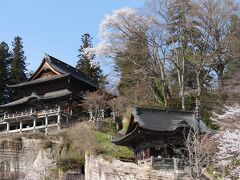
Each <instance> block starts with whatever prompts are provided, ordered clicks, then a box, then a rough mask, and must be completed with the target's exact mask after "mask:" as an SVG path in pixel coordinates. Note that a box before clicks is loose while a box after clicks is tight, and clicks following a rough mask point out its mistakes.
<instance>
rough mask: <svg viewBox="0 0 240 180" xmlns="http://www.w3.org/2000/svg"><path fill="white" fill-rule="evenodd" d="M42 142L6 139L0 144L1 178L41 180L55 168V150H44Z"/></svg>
mask: <svg viewBox="0 0 240 180" xmlns="http://www.w3.org/2000/svg"><path fill="white" fill-rule="evenodd" d="M42 146H43V145H42V140H40V139H28V138H24V137H21V138H18V139H17V140H13V139H4V140H2V141H1V144H0V176H1V178H2V179H28V180H38V179H39V180H40V179H43V177H45V176H47V175H48V174H49V173H50V170H51V169H52V168H54V167H55V163H54V154H55V153H54V150H53V149H51V148H46V149H44V148H43V147H42Z"/></svg>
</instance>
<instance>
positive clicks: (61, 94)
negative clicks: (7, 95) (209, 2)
mask: <svg viewBox="0 0 240 180" xmlns="http://www.w3.org/2000/svg"><path fill="white" fill-rule="evenodd" d="M71 94H72V92H71V91H69V90H67V89H64V90H59V91H54V92H49V93H46V94H44V95H43V96H41V95H37V94H36V93H32V94H31V95H30V96H27V97H24V98H21V99H18V100H16V101H13V102H10V103H8V104H4V105H1V106H0V108H6V107H11V106H16V105H20V104H24V103H26V102H28V101H29V100H30V99H32V98H36V99H38V100H47V99H54V98H58V97H64V96H68V95H71Z"/></svg>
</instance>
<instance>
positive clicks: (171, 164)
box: [138, 156, 180, 170]
mask: <svg viewBox="0 0 240 180" xmlns="http://www.w3.org/2000/svg"><path fill="white" fill-rule="evenodd" d="M179 161H180V160H179V159H176V158H157V157H153V156H152V157H151V158H148V159H143V160H138V164H139V165H148V166H152V167H153V168H154V169H172V170H178V169H180V167H179Z"/></svg>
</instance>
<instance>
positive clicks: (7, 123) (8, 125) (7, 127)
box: [7, 122, 10, 133]
mask: <svg viewBox="0 0 240 180" xmlns="http://www.w3.org/2000/svg"><path fill="white" fill-rule="evenodd" d="M9 126H10V124H9V122H7V133H9Z"/></svg>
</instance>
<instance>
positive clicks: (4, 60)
mask: <svg viewBox="0 0 240 180" xmlns="http://www.w3.org/2000/svg"><path fill="white" fill-rule="evenodd" d="M10 56H11V55H10V52H9V47H8V45H7V44H6V43H5V42H1V43H0V104H4V103H6V102H7V100H8V96H9V94H8V89H7V83H8V80H9V77H8V75H9V63H10Z"/></svg>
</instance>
